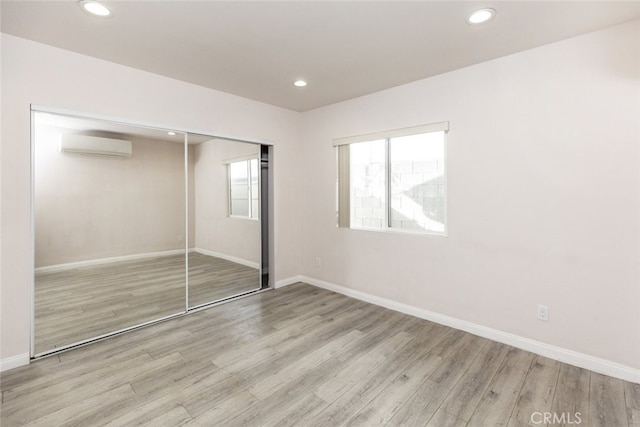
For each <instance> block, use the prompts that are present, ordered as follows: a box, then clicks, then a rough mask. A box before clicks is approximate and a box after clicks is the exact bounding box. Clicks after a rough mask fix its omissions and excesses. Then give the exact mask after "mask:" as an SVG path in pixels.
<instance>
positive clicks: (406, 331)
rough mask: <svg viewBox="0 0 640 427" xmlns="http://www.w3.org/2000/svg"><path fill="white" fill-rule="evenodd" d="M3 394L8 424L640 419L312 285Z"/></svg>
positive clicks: (600, 388)
mask: <svg viewBox="0 0 640 427" xmlns="http://www.w3.org/2000/svg"><path fill="white" fill-rule="evenodd" d="M1 390H2V405H1V407H0V408H1V421H2V426H3V427H4V426H18V425H25V424H28V425H42V426H62V425H65V426H66V425H73V426H100V425H106V424H109V425H114V426H124V425H138V424H146V425H150V426H174V425H181V424H188V425H201V426H223V425H224V426H289V425H291V426H330V427H335V426H341V425H361V426H370V425H377V424H387V425H394V426H397V425H408V426H414V425H415V426H418V425H419V426H422V425H428V426H436V427H443V426H467V425H468V426H483V427H487V426H498V425H508V426H519V425H546V424H534V423H531V421H532V420H531V415H532V414H533V413H537V412H540V413H542V412H555V413H556V414H558V416H560V415H561V414H562V413H565V414H571V416H572V417H573V416H575V415H574V414H575V413H576V412H579V417H580V423H579V424H577V423H576V421H577V418H571V419H568V418H565V421H569V420H571V421H573V424H570V423H567V425H584V426H606V427H615V426H625V427H626V426H638V425H640V385H638V384H632V383H628V382H624V381H621V380H618V379H614V378H611V377H607V376H604V375H600V374H596V373H594V372H590V371H587V370H584V369H580V368H576V367H573V366H570V365H566V364H563V363H559V362H556V361H553V360H550V359H546V358H544V357H540V356H536V355H534V354H532V353H528V352H526V351H522V350H518V349H515V348H512V347H509V346H506V345H503V344H499V343H496V342H492V341H489V340H487V339H483V338H479V337H476V336H474V335H470V334H468V333H465V332H461V331H457V330H454V329H451V328H448V327H445V326H441V325H437V324H434V323H431V322H428V321H425V320H421V319H417V318H414V317H411V316H407V315H404V314H400V313H396V312H393V311H390V310H386V309H384V308H380V307H377V306H373V305H370V304H367V303H364V302H360V301H357V300H353V299H350V298H347V297H345V296H342V295H338V294H335V293H332V292H328V291H325V290H322V289H317V288H314V287H311V286H309V285H305V284H296V285H292V286H288V287H286V288H283V289H279V290H275V291H269V292H264V293H260V294H256V295H252V296H250V297H247V298H243V299H240V300H237V301H234V302H231V303H228V304H224V305H221V306H217V307H213V308H210V309H208V310H203V311H201V312H197V313H194V314H191V315H189V316H184V317H181V318H178V319H173V320H170V321H167V322H163V323H161V324H158V325H154V326H151V327H148V328H145V329H141V330H138V331H135V332H131V333H128V334H124V335H121V336H118V337H114V338H111V339H109V340H105V341H102V342H98V343H95V344H92V345H89V346H86V347H82V348H78V349H75V350H72V351H69V352H65V353H60V354H58V355H56V356H53V357H49V358H46V359H42V360H39V361H37V362H34V363H32V364H31V365H30V366H26V367H22V368H18V369H14V370H12V371H8V372H6V373H4V374H3V375H2V377H1ZM565 417H566V415H565ZM533 421H537V418H536V417H535V416H534V420H533ZM554 425H556V424H554Z"/></svg>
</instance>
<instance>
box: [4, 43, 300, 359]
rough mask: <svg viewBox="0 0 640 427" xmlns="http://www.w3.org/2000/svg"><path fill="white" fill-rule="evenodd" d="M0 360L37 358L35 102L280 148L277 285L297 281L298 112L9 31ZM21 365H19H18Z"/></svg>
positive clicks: (276, 188) (277, 161)
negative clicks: (33, 333)
mask: <svg viewBox="0 0 640 427" xmlns="http://www.w3.org/2000/svg"><path fill="white" fill-rule="evenodd" d="M1 49H2V50H1V52H2V113H3V115H2V130H1V132H2V133H1V135H2V148H1V149H2V165H1V173H2V176H1V181H2V191H1V201H2V207H3V209H2V214H1V215H2V217H1V222H0V226H1V230H2V242H1V245H2V247H1V249H0V250H1V253H2V263H1V265H2V277H1V282H0V292H1V301H0V311H1V313H0V315H1V318H0V319H1V325H0V335H1V338H0V346H1V348H0V359H2V360H11V361H14V360H22V358H23V357H24V355H26V354H27V353H28V351H29V328H30V326H29V323H30V320H29V317H30V314H29V313H30V294H31V282H32V277H31V276H32V261H31V260H32V235H31V211H30V155H29V146H30V142H29V131H30V128H29V104H30V103H32V104H35V105H40V106H48V107H55V108H61V109H67V110H71V111H76V112H84V113H89V114H93V115H101V116H106V117H112V118H118V119H124V120H131V121H135V122H142V123H145V124H151V125H158V126H162V127H164V128H173V129H178V130H192V131H195V132H197V133H202V134H213V135H222V136H230V137H235V138H239V139H248V140H266V141H272V142H273V144H274V145H275V154H274V171H275V176H274V181H275V182H274V192H275V196H274V209H275V227H274V228H275V250H274V251H275V253H274V256H275V260H276V264H275V267H274V270H275V271H274V273H275V278H276V280H281V279H283V278H288V277H292V276H295V275H297V274H299V266H300V255H299V252H300V251H299V248H300V231H301V225H300V215H299V185H298V182H299V181H298V179H297V177H298V176H299V174H300V172H299V167H298V166H299V156H300V154H299V143H300V141H299V140H300V136H301V133H300V127H299V125H300V123H299V114H298V113H295V112H291V111H288V110H285V109H282V108H277V107H272V106H269V105H266V104H261V103H258V102H254V101H250V100H247V99H243V98H240V97H237V96H232V95H229V94H225V93H222V92H218V91H213V90H209V89H205V88H202V87H199V86H196V85H191V84H187V83H184V82H180V81H176V80H172V79H168V78H165V77H162V76H158V75H154V74H151V73H147V72H143V71H139V70H135V69H132V68H128V67H124V66H121V65H117V64H113V63H109V62H106V61H101V60H98V59H94V58H90V57H86V56H83V55H78V54H75V53H72V52H68V51H64V50H60V49H56V48H52V47H49V46H45V45H42V44H39V43H34V42H31V41H27V40H24V39H20V38H17V37H13V36H9V35H6V34H2V44H1ZM16 358H17V359H16Z"/></svg>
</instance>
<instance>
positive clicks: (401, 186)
mask: <svg viewBox="0 0 640 427" xmlns="http://www.w3.org/2000/svg"><path fill="white" fill-rule="evenodd" d="M389 167H390V174H389V176H390V179H391V182H390V192H391V195H390V199H391V209H390V210H389V215H390V221H389V223H390V224H389V226H390V227H391V228H399V229H404V230H424V231H438V232H444V222H445V188H444V185H445V181H444V132H430V133H423V134H419V135H409V136H402V137H398V138H390V139H389Z"/></svg>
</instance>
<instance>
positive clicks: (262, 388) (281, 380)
mask: <svg viewBox="0 0 640 427" xmlns="http://www.w3.org/2000/svg"><path fill="white" fill-rule="evenodd" d="M363 335H364V333H362V332H360V331H351V332H349V333H348V334H346V335H344V336H342V337H339V338H336V339H334V340H332V341H330V342H328V343H327V344H326V345H323V346H322V347H320V348H318V349H317V350H315V351H313V352H312V353H309V354H307V355H306V356H304V357H302V358H300V359H298V360H296V361H295V362H293V363H292V364H290V365H288V366H286V367H283V368H282V369H279V370H274V372H273V374H272V375H270V376H268V377H267V378H265V379H263V380H261V381H259V382H257V383H256V384H254V385H252V386H251V387H249V391H250V392H251V393H252V394H253V395H254V396H256V397H257V398H258V399H261V400H262V399H264V398H266V397H267V396H269V395H271V394H273V393H274V392H276V391H277V390H279V389H280V388H282V387H283V386H285V385H286V384H287V383H290V382H292V381H294V380H295V379H296V378H298V377H300V376H303V375H306V374H307V372H309V371H310V370H312V369H314V368H315V367H317V366H318V365H320V364H321V363H323V362H325V361H327V360H328V359H330V358H332V357H334V356H335V355H336V354H337V353H339V352H340V351H342V350H343V348H344V347H346V346H347V345H348V344H349V343H352V342H353V341H356V340H358V339H360V338H361V337H362V336H363Z"/></svg>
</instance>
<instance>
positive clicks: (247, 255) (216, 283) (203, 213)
mask: <svg viewBox="0 0 640 427" xmlns="http://www.w3.org/2000/svg"><path fill="white" fill-rule="evenodd" d="M259 153H260V145H257V144H252V143H247V142H239V141H231V140H227V139H220V138H215V139H210V140H208V141H205V142H203V143H199V144H197V143H193V144H189V167H190V168H193V177H194V179H193V180H191V181H190V182H191V188H190V192H191V193H192V194H193V197H192V198H191V200H193V201H194V202H195V203H194V204H195V206H194V207H193V211H194V213H195V215H194V216H193V217H192V219H191V220H190V222H189V235H190V236H193V237H194V238H193V239H192V240H191V242H193V245H192V246H191V247H190V248H189V307H191V308H195V307H199V306H201V305H203V304H207V303H210V302H211V301H216V300H221V299H225V298H229V297H232V296H236V295H241V294H244V293H247V292H251V291H254V290H256V289H259V288H260V270H259V262H260V255H261V254H260V194H259V188H260V176H259Z"/></svg>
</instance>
